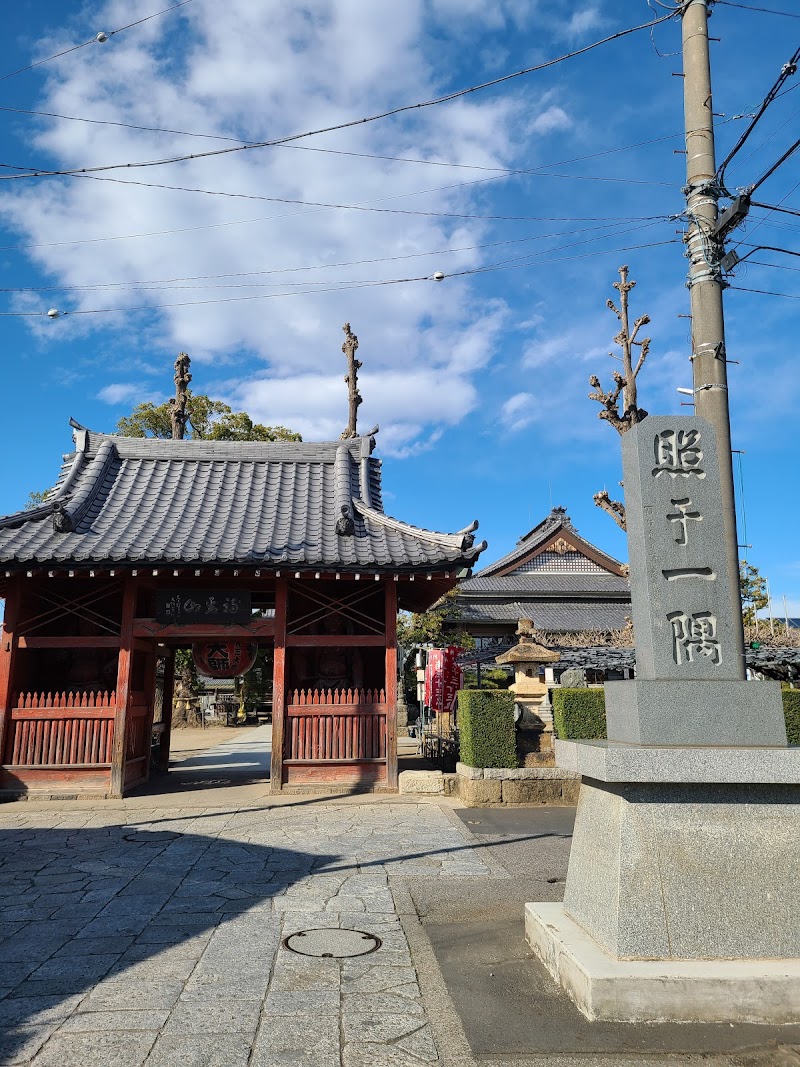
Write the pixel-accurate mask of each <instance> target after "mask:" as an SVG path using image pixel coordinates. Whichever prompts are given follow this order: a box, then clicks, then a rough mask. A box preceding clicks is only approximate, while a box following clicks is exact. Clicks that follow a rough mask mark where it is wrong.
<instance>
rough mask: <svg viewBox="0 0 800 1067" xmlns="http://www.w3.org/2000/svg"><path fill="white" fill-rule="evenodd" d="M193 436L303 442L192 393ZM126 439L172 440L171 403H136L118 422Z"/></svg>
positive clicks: (295, 435)
mask: <svg viewBox="0 0 800 1067" xmlns="http://www.w3.org/2000/svg"><path fill="white" fill-rule="evenodd" d="M188 396H189V399H188V408H189V426H190V429H191V433H190V437H191V438H192V439H193V440H195V441H301V440H302V438H301V437H300V434H299V433H295V432H294V431H293V430H287V428H286V427H285V426H265V425H264V424H263V423H260V422H253V420H252V419H251V418H250V416H249V415H248V414H247V412H245V411H234V410H233V409H232V408H230V407H229V406H228V405H227V404H224V403H223V402H222V401H221V400H212V399H211V398H210V397H208V396H206V395H205V394H204V393H197V394H194V393H192V392H191V390H189V394H188ZM117 432H118V433H120V434H123V435H124V436H125V437H172V421H171V419H170V404H169V403H164V404H151V403H144V404H137V405H136V407H135V408H134V409H133V411H132V412H131V414H130V415H125V416H123V418H121V419H120V420H119V422H118V423H117Z"/></svg>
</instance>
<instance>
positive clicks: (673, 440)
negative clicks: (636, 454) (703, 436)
mask: <svg viewBox="0 0 800 1067" xmlns="http://www.w3.org/2000/svg"><path fill="white" fill-rule="evenodd" d="M700 444H701V441H700V431H699V430H696V429H691V430H674V429H669V430H662V431H661V432H660V433H657V434H656V435H655V438H654V440H653V451H654V453H655V467H653V477H654V478H657V477H658V476H659V475H660V474H668V475H669V476H670V477H672V478H677V477H683V478H689V477H691V476H692V475H694V476H695V477H698V478H704V477H705V470H704V469H703V467H701V466H700V464H701V463H702V461H703V449H702V448H701V447H700Z"/></svg>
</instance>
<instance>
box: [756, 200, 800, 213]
mask: <svg viewBox="0 0 800 1067" xmlns="http://www.w3.org/2000/svg"><path fill="white" fill-rule="evenodd" d="M750 206H751V207H761V208H764V209H765V210H766V211H779V212H781V214H783V215H800V211H796V210H795V209H794V208H790V207H781V206H780V205H779V204H761V203H759V202H758V200H751V201H750Z"/></svg>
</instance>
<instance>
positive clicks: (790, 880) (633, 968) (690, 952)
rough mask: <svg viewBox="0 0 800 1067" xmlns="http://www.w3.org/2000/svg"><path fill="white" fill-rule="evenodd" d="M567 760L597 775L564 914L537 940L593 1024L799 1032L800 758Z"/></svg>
mask: <svg viewBox="0 0 800 1067" xmlns="http://www.w3.org/2000/svg"><path fill="white" fill-rule="evenodd" d="M556 752H557V758H558V763H559V765H560V766H564V765H565V764H566V765H567V766H570V765H571V769H572V770H573V772H575V771H577V772H578V773H582V774H583V775H584V778H583V782H582V785H581V791H580V799H579V801H578V811H577V815H576V819H575V830H574V834H573V839H572V848H571V850H570V860H569V871H568V874H567V881H566V886H565V889H564V903H563V905H553V904H528V905H526V935H527V938H528V941H529V942H530V944H531V947H532V948H533V950H534V952H535V953H536V954H537V955H538V956H539V958H540V959H541V960H542V961H543V963H544V964H545V966H546V967H547V968H548V970H549V971H550V973H551V974H552V975H553V977H554V978H555V979H556V980H557V981H558V982H559V983H560V984H561V985H562V986H563V987H564V989H565V990H566V991H567V992H568V993H569V995H570V996H571V997H572V999H573V1000H574V1001H575V1003H576V1004H577V1005H578V1007H579V1008H580V1009H581V1011H582V1012H583V1013H584V1014H585V1015H586V1016H587V1017H588V1018H590V1019H618V1020H629V1021H635V1020H642V1021H644V1020H649V1021H651V1022H657V1021H666V1020H672V1021H674V1022H689V1021H707V1022H719V1021H729V1022H736V1021H739V1022H743V1021H749V1022H765V1023H788V1022H793V1023H796V1022H800V925H799V924H798V923H797V921H796V895H797V881H798V872H799V871H800V786H798V785H797V784H795V783H797V782H798V781H800V748H766V747H765V748H760V749H757V748H753V747H745V748H736V747H733V746H732V747H729V748H702V747H697V748H693V749H692V748H684V749H680V748H674V749H669V748H660V749H659V748H646V747H639V746H634V745H617V744H613V743H610V742H600V743H598V742H564V741H558V742H556ZM590 768H591V769H590ZM588 775H591V777H590V776H588ZM657 775H660V776H661V780H660V781H659V780H658V778H657ZM687 776H688V777H689V780H688V781H687V780H686V777H687ZM648 777H649V780H647V779H648ZM632 778H633V779H634V780H631V779H632ZM602 779H605V780H602ZM636 779H638V780H636Z"/></svg>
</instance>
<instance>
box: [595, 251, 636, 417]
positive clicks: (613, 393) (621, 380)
mask: <svg viewBox="0 0 800 1067" xmlns="http://www.w3.org/2000/svg"><path fill="white" fill-rule="evenodd" d="M619 276H620V280H619V281H618V282H614V288H615V289H617V290H619V294H620V301H619V307H617V306H616V305H615V303H614V301H613V300H607V301H606V307H607V308H608V309H609V310H610V311H613V312H614V314H615V315H616V316H617V318H618V319H619V322H620V330H619V332H618V333H617V335H616V336H615V337H614V344H616V345H619V347H620V349H621V351H622V355H621V356H615V357H614V358H616V359H619V360H620V361H621V363H622V372H620V371H615V372H614V384H615V386H616V388H615V389H611V390H608V391H606V390H604V389H603V387H602V386H601V384H600V379H599V378H598V377H597V375H592V377H591V378H590V379H589V384H590V385H591V386H592V387H593V389H594V392H592V393H589V399H590V400H596V401H597V402H598V404H601V405H602V407H603V410H602V411H600V412H598V418H601V419H603V420H605V421H606V422H610V423H611V425H612V426H613V427H614V429H615V430H616V431H617V432H618V433H620V434H623V433H626V432H627V431H628V430H629V429H630V428H631V426H635V425H636V423H638V422H641V421H642V419H644V418H646V417H647V412H646V411H644V410H643V409H642V408H640V407H639V406H638V404H637V396H636V377H637V375H638V373H639V371H640V370H641V369H642V365H643V363H644V361H645V360H646V359H647V354H648V352H649V351H650V338H649V337H646V338H644V339H643V340H642V341H638V340H637V335H638V333H639V330H640V329H641V328H642V326H645V325H647V323H648V322H650V316H649V315H640V316H639V317H638V318H637V319H636V320H635V321H634V323H633V329H631V327H630V324H629V318H628V294H629V293H630V291H631V289H633V288H635V286H636V282H635V281H630V280H629V279H628V268H627V267H625V266H623V267H620V268H619ZM634 345H636V346H637V347H638V348H639V353H638V358H637V360H636V365H635V366H634V364H633V347H634ZM609 355H612V356H613V353H611V352H610V353H609ZM620 396H621V397H622V411H620Z"/></svg>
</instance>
